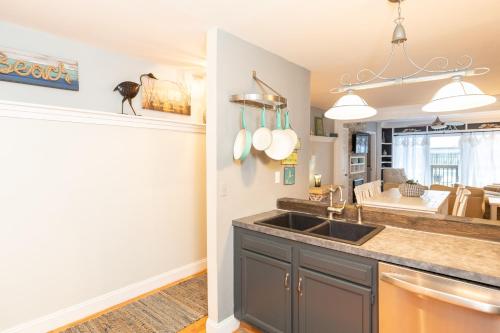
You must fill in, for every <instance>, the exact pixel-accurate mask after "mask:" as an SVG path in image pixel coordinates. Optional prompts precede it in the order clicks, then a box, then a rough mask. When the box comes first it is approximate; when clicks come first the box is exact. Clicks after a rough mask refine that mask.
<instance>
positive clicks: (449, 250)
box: [233, 209, 500, 287]
mask: <svg viewBox="0 0 500 333" xmlns="http://www.w3.org/2000/svg"><path fill="white" fill-rule="evenodd" d="M284 212H286V211H285V210H278V209H276V210H272V211H269V212H265V213H261V214H257V215H252V216H248V217H244V218H239V219H236V220H234V221H233V226H236V227H241V228H245V229H249V230H254V231H258V232H262V233H265V234H268V235H273V236H277V237H282V238H287V239H291V240H295V241H299V242H303V243H307V244H311V245H316V246H320V247H324V248H329V249H332V250H337V251H341V252H346V253H351V254H356V255H359V256H363V257H368V258H373V259H376V260H380V261H385V262H389V263H394V264H398V265H403V266H407V267H413V268H417V269H421V270H425V271H429V272H434V273H438V274H444V275H448V276H451V277H456V278H460V279H465V280H470V281H474V282H479V283H484V284H488V285H492V286H496V287H500V243H497V242H492V241H486V240H479V239H473V238H466V237H460V236H453V235H445V234H438V233H431V232H426V231H418V230H412V229H403V228H396V227H391V226H386V227H385V229H384V230H382V231H381V232H380V233H379V234H377V235H375V236H374V237H373V238H372V239H370V240H369V241H367V242H366V243H364V244H363V245H361V246H355V245H350V244H346V243H341V242H336V241H332V240H327V239H323V238H317V237H313V236H308V235H304V234H301V233H296V232H291V231H285V230H281V229H275V228H271V227H266V226H262V225H257V224H254V222H256V221H259V220H263V219H266V218H269V217H273V216H276V215H279V214H282V213H284ZM367 222H368V221H367Z"/></svg>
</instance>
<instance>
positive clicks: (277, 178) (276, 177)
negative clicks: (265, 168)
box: [274, 171, 281, 184]
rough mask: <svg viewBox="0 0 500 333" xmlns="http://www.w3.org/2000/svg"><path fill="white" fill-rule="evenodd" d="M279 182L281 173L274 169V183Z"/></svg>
mask: <svg viewBox="0 0 500 333" xmlns="http://www.w3.org/2000/svg"><path fill="white" fill-rule="evenodd" d="M280 182H281V173H280V172H279V171H276V172H275V173H274V183H275V184H279V183H280Z"/></svg>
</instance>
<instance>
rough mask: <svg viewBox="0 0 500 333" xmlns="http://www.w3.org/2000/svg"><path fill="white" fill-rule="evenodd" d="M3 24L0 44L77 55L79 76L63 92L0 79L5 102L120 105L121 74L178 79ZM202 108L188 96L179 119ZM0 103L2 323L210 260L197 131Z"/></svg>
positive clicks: (110, 108)
mask: <svg viewBox="0 0 500 333" xmlns="http://www.w3.org/2000/svg"><path fill="white" fill-rule="evenodd" d="M0 28H1V29H0V30H2V31H3V32H5V31H8V32H9V33H5V34H2V35H3V36H4V37H5V38H3V39H2V46H6V47H15V48H20V49H24V50H30V51H35V52H40V53H49V54H52V55H54V56H61V57H67V58H71V59H76V60H78V61H79V63H80V84H81V90H80V91H79V92H67V91H62V90H58V89H49V88H44V87H34V86H28V85H23V84H15V83H7V82H0V99H3V100H11V101H24V102H30V103H39V104H45V105H53V106H63V107H77V108H81V109H87V108H89V109H94V110H100V111H103V112H117V111H118V110H119V107H120V100H121V99H120V97H119V96H118V95H117V93H113V92H112V89H113V87H114V85H115V84H116V83H117V82H119V80H123V79H133V80H136V79H137V78H138V74H140V73H142V72H149V71H153V72H154V73H155V74H157V75H158V76H159V77H162V78H169V79H175V78H176V76H175V72H176V69H175V68H172V67H168V66H160V65H158V64H152V63H148V62H146V61H143V60H139V59H133V58H129V57H126V56H124V55H118V54H113V53H109V52H107V51H103V50H99V49H95V48H91V47H89V46H87V45H84V44H79V43H76V42H73V41H70V40H66V39H62V38H59V37H56V36H52V35H48V34H45V33H42V32H37V31H32V30H28V29H24V28H20V27H16V26H11V25H8V24H5V23H0ZM16 38H17V39H16ZM136 102H137V103H139V98H138V99H137V101H136ZM0 104H2V101H0ZM203 107H204V100H203V99H202V97H200V96H197V97H194V99H193V116H192V117H185V118H182V119H183V120H186V121H192V122H193V121H197V120H199V119H201V118H202V117H203V115H202V111H203V110H202V109H203ZM49 109H50V107H49ZM1 111H2V112H1V113H2V114H1V116H0V142H1V146H2V148H1V149H0V170H1V172H0V205H1V208H0V221H1V222H0V263H1V268H0V295H1V298H0V331H2V330H3V329H6V328H9V327H12V326H15V325H16V326H17V325H18V324H21V323H25V322H28V321H32V320H34V319H36V318H39V317H42V316H46V315H49V314H52V313H54V312H55V311H58V310H61V309H65V308H67V307H70V306H73V305H75V304H79V303H81V302H85V301H87V300H89V299H92V298H94V297H98V296H101V295H103V294H105V293H108V292H112V291H115V290H117V289H119V288H122V287H125V286H128V285H131V284H134V283H138V282H141V281H143V280H146V279H148V278H151V277H154V276H157V275H160V274H162V273H166V272H169V271H172V270H175V269H178V268H179V267H183V266H185V265H189V264H191V263H194V262H198V261H200V260H202V259H204V258H205V257H206V224H205V221H206V212H205V207H206V204H205V198H206V197H205V135H204V133H194V132H179V131H177V130H175V129H174V130H169V129H154V128H133V127H123V126H114V125H98V124H92V123H80V122H78V120H75V121H76V122H61V121H49V120H34V119H20V118H15V117H14V118H6V117H5V114H6V113H7V112H8V111H9V110H3V109H2V110H1ZM42 111H43V110H42ZM44 112H45V111H44ZM56 112H61V114H62V115H63V114H65V112H66V110H59V111H56ZM35 113H36V111H35ZM85 114H86V112H85V111H83V112H82V117H83V118H84V119H87V118H86V117H87V116H85ZM89 114H91V113H89ZM150 115H155V116H156V115H157V116H167V117H168V116H169V115H163V114H160V113H158V112H152V111H151V113H150ZM21 116H25V115H21ZM28 117H29V114H28ZM105 117H107V116H105ZM116 117H118V118H120V117H121V118H122V119H123V120H125V121H128V119H129V118H128V117H126V116H116ZM118 118H117V119H118ZM170 118H171V119H174V118H175V119H179V117H170ZM134 120H137V121H147V119H146V117H140V118H133V119H132V120H131V122H132V123H133V121H134ZM199 128H202V129H203V126H201V127H199Z"/></svg>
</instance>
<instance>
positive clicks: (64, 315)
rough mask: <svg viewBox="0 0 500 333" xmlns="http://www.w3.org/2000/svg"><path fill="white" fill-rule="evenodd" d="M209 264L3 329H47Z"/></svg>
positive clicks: (36, 332)
mask: <svg viewBox="0 0 500 333" xmlns="http://www.w3.org/2000/svg"><path fill="white" fill-rule="evenodd" d="M206 267H207V260H206V259H203V260H200V261H196V262H193V263H191V264H188V265H185V266H182V267H179V268H176V269H173V270H171V271H168V272H165V273H162V274H160V275H157V276H153V277H151V278H149V279H146V280H143V281H140V282H136V283H133V284H131V285H128V286H126V287H123V288H120V289H117V290H114V291H111V292H109V293H106V294H104V295H101V296H98V297H95V298H92V299H89V300H87V301H85V302H82V303H80V304H75V305H72V306H70V307H68V308H65V309H61V310H59V311H57V312H54V313H51V314H49V315H46V316H43V317H40V318H37V319H35V320H32V321H29V322H27V323H23V324H20V325H17V326H14V327H12V328H9V329H7V330H5V331H3V332H1V333H41V332H47V331H50V330H53V329H56V328H59V327H61V326H64V325H68V324H71V323H72V322H75V321H77V320H80V319H82V318H85V317H88V316H90V315H92V314H95V313H97V312H100V311H102V310H105V309H107V308H110V307H112V306H114V305H117V304H120V303H123V302H125V301H128V300H130V299H132V298H134V297H137V296H140V295H142V294H144V293H147V292H149V291H152V290H155V289H158V288H160V287H162V286H164V285H166V284H169V283H172V282H175V281H178V280H181V279H183V278H185V277H188V276H189V275H193V274H196V273H198V272H200V271H202V270H204V269H206Z"/></svg>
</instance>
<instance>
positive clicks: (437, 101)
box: [422, 77, 497, 112]
mask: <svg viewBox="0 0 500 333" xmlns="http://www.w3.org/2000/svg"><path fill="white" fill-rule="evenodd" d="M496 100H497V99H496V98H495V97H494V96H490V95H486V94H485V93H484V92H482V91H481V89H479V88H478V87H476V86H475V85H473V84H472V83H469V82H463V81H462V80H461V78H460V77H455V78H453V82H451V83H448V84H447V85H445V86H444V87H442V88H441V89H439V90H438V92H437V93H436V94H435V95H434V97H432V100H431V101H430V102H429V103H427V104H426V105H424V107H423V108H422V111H425V112H447V111H457V110H467V109H473V108H478V107H481V106H485V105H489V104H492V103H495V102H496Z"/></svg>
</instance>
